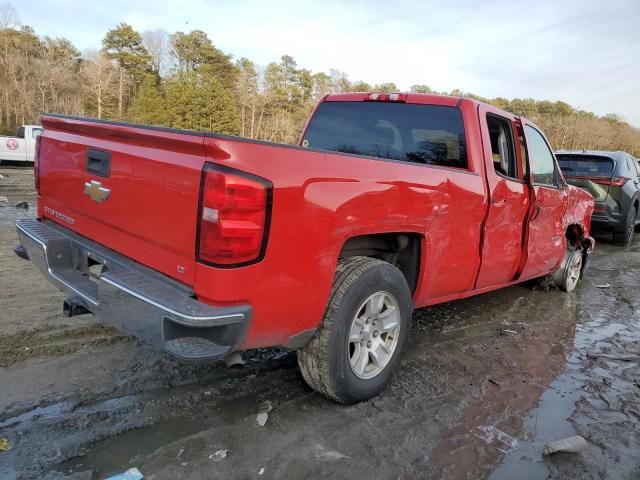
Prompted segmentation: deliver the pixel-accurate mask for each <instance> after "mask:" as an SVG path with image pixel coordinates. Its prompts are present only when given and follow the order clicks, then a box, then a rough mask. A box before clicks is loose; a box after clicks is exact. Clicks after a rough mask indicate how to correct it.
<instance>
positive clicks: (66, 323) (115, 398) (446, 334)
mask: <svg viewBox="0 0 640 480" xmlns="http://www.w3.org/2000/svg"><path fill="white" fill-rule="evenodd" d="M0 174H2V175H4V176H5V178H1V179H0V196H6V197H7V198H8V202H0V439H2V438H7V439H8V441H9V444H10V446H11V449H10V450H9V451H6V452H0V478H1V479H3V480H5V479H6V480H10V479H16V478H48V479H50V480H51V479H57V478H73V479H99V478H105V477H107V476H109V475H110V474H114V473H117V472H121V471H123V470H126V469H127V468H129V467H132V466H136V467H138V468H139V469H140V471H142V472H143V473H144V475H145V478H146V479H156V480H161V479H177V478H180V479H214V478H225V479H249V478H260V479H263V478H264V479H277V478H313V479H315V478H331V479H334V478H338V479H340V478H345V479H346V478H349V479H351V478H369V479H379V478H380V479H396V478H398V479H400V478H426V479H441V478H445V479H479V478H490V479H496V480H508V479H545V478H555V479H638V478H640V366H639V363H638V362H639V360H640V293H639V290H640V288H639V287H640V242H638V241H636V242H635V244H634V245H633V246H632V247H630V248H627V249H624V248H620V247H615V246H613V245H611V244H609V243H607V240H608V238H607V237H606V236H605V237H602V238H598V240H599V243H598V248H597V251H596V253H595V255H594V258H593V261H592V263H591V265H590V267H589V270H588V273H587V275H586V278H585V279H584V282H583V283H582V285H581V286H580V287H579V288H578V290H577V291H575V292H573V293H571V294H564V293H562V292H559V291H555V290H551V291H545V290H544V289H542V288H540V287H538V286H535V285H524V286H517V287H512V288H508V289H504V290H502V291H498V292H494V293H490V294H486V295H482V296H479V297H475V298H471V299H468V300H463V301H459V302H453V303H448V304H445V305H441V306H438V307H435V308H430V309H424V310H419V311H416V313H415V315H414V327H413V332H412V337H411V341H410V345H409V348H408V352H407V354H406V357H405V359H404V363H403V366H402V369H401V371H400V372H399V374H398V375H397V376H396V378H395V380H394V381H393V383H392V385H391V387H390V388H389V389H388V390H387V391H385V392H384V394H382V395H381V396H380V397H378V398H376V399H373V400H371V401H369V402H365V403H362V404H359V405H355V406H351V407H344V406H339V405H336V404H334V403H331V402H329V401H327V400H325V399H324V398H322V397H320V396H319V395H316V394H315V393H313V392H312V391H311V390H310V389H309V388H307V387H306V385H305V384H304V383H303V381H302V378H301V376H300V374H299V372H298V370H297V368H296V361H295V354H294V353H286V352H281V351H260V352H251V354H250V355H248V360H249V363H248V365H247V366H245V367H234V368H232V369H227V368H225V367H223V366H197V365H181V364H178V363H177V362H175V361H173V360H171V359H169V358H168V357H167V356H165V355H163V354H162V353H159V352H156V351H154V350H152V349H151V348H149V347H148V346H147V345H145V344H142V343H140V342H139V341H137V340H135V339H132V338H129V337H126V336H124V335H122V334H119V333H118V332H117V331H115V330H112V329H110V328H107V327H102V326H100V325H99V324H98V323H97V322H96V321H95V320H94V319H93V318H92V317H91V316H80V317H75V318H72V319H66V318H64V317H63V316H62V315H61V311H62V300H63V298H64V297H63V295H62V294H61V293H59V292H57V291H56V290H55V289H54V287H52V286H50V285H49V284H48V283H47V282H46V281H45V280H44V279H43V278H42V277H41V275H40V273H39V272H37V271H36V270H35V268H33V267H32V266H31V265H30V264H29V263H27V262H24V261H22V260H20V259H19V258H17V257H16V256H15V255H14V254H13V253H12V252H11V247H12V246H13V245H14V244H15V242H16V238H17V237H16V233H15V230H14V227H13V223H14V222H15V220H16V219H18V218H21V217H24V216H33V215H35V211H34V200H35V197H34V194H33V187H32V176H31V173H30V171H29V170H24V169H18V168H7V167H1V168H0ZM19 201H27V202H28V203H29V208H28V209H27V210H24V209H18V208H15V206H14V205H15V204H16V203H17V202H19ZM638 237H640V235H639V236H638ZM606 285H608V286H606ZM604 286H606V287H604ZM601 287H604V288H601ZM269 408H270V411H269V412H268V420H267V423H266V425H265V426H263V427H260V426H258V424H257V423H256V414H257V413H258V412H259V411H262V410H268V409H269ZM576 433H577V434H580V435H582V436H584V437H585V438H586V439H587V440H588V444H589V446H588V449H587V450H586V451H584V452H582V453H581V454H578V455H572V454H558V455H554V456H551V457H542V456H541V450H542V446H543V445H544V443H545V442H546V441H548V440H552V439H557V438H562V437H566V436H570V435H574V434H576ZM219 450H228V451H229V454H228V456H227V457H226V458H223V459H219V458H218V457H217V456H216V455H215V454H216V452H218V451H219Z"/></svg>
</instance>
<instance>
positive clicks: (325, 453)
mask: <svg viewBox="0 0 640 480" xmlns="http://www.w3.org/2000/svg"><path fill="white" fill-rule="evenodd" d="M316 458H320V459H323V460H343V459H345V458H351V457H349V456H348V455H345V454H344V453H340V452H338V451H337V450H331V449H327V448H325V447H323V446H322V445H320V444H319V443H318V444H316Z"/></svg>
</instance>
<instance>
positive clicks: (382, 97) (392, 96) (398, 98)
mask: <svg viewBox="0 0 640 480" xmlns="http://www.w3.org/2000/svg"><path fill="white" fill-rule="evenodd" d="M365 101H367V102H399V103H404V102H406V101H407V94H406V93H372V94H370V95H369V96H368V97H367V98H365Z"/></svg>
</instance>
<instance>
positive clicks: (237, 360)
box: [224, 352, 247, 368]
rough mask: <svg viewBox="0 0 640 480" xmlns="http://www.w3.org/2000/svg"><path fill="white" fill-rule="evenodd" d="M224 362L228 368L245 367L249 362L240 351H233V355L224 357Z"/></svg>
mask: <svg viewBox="0 0 640 480" xmlns="http://www.w3.org/2000/svg"><path fill="white" fill-rule="evenodd" d="M224 363H225V365H226V366H227V367H228V368H230V367H244V366H245V365H246V364H247V362H246V361H245V360H244V357H243V356H242V353H240V352H233V353H232V354H231V355H229V356H228V357H226V358H225V359H224Z"/></svg>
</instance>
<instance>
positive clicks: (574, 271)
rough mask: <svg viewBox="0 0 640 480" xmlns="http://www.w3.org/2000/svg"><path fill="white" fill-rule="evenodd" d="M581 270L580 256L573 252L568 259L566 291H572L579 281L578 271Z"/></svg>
mask: <svg viewBox="0 0 640 480" xmlns="http://www.w3.org/2000/svg"><path fill="white" fill-rule="evenodd" d="M581 270H582V254H581V253H580V252H577V251H576V252H574V254H573V255H571V257H570V258H569V265H568V268H567V290H573V289H574V288H575V286H576V285H577V284H578V280H580V271H581Z"/></svg>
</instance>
